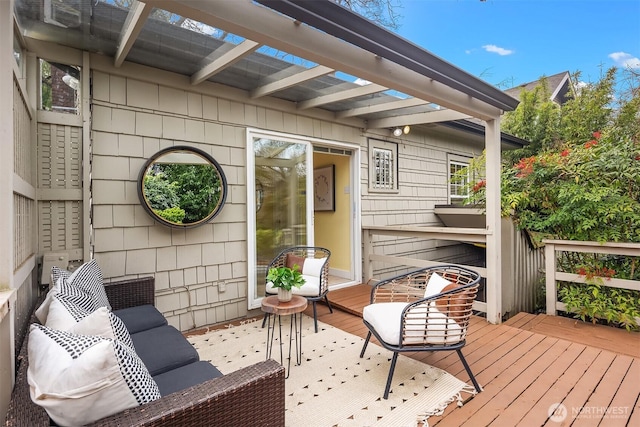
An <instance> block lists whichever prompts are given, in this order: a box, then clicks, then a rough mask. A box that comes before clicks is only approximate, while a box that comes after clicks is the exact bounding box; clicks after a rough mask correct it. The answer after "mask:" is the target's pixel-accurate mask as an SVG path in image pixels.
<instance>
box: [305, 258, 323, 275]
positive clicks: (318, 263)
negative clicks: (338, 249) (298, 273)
mask: <svg viewBox="0 0 640 427" xmlns="http://www.w3.org/2000/svg"><path fill="white" fill-rule="evenodd" d="M326 261H327V258H307V259H306V260H305V262H304V267H303V269H302V274H304V275H305V276H315V277H320V274H321V273H322V266H323V265H324V263H325V262H326Z"/></svg>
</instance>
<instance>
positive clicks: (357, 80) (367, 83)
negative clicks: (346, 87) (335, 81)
mask: <svg viewBox="0 0 640 427" xmlns="http://www.w3.org/2000/svg"><path fill="white" fill-rule="evenodd" d="M354 83H355V84H357V85H360V86H366V85H370V84H371V82H370V81H369V80H364V79H361V78H360V77H358V78H357V79H355V80H354Z"/></svg>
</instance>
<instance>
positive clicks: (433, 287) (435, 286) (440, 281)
mask: <svg viewBox="0 0 640 427" xmlns="http://www.w3.org/2000/svg"><path fill="white" fill-rule="evenodd" d="M450 284H451V282H450V281H448V280H447V279H445V278H444V277H442V276H441V275H439V274H438V273H431V277H429V281H428V282H427V287H426V288H425V290H424V297H425V298H429V297H430V296H433V295H437V294H439V293H440V292H442V290H443V289H444V287H445V286H447V285H450Z"/></svg>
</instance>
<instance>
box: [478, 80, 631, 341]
mask: <svg viewBox="0 0 640 427" xmlns="http://www.w3.org/2000/svg"><path fill="white" fill-rule="evenodd" d="M635 82H636V84H635V86H633V87H632V89H631V90H630V91H628V92H627V93H626V97H622V98H618V99H617V102H618V104H617V105H616V106H615V108H614V106H613V105H612V100H613V99H616V98H615V97H614V95H615V93H614V88H615V87H616V70H615V69H611V70H609V71H608V72H607V73H606V75H604V76H603V77H602V79H601V80H600V81H599V82H597V83H595V84H589V85H587V86H584V87H582V88H581V89H580V91H579V93H578V92H574V93H573V96H572V99H570V100H569V101H567V102H566V103H565V104H564V105H562V106H557V105H552V104H553V103H552V102H551V101H550V100H549V98H548V93H547V91H545V90H544V89H543V88H540V89H536V90H535V91H534V92H533V93H524V94H523V96H522V99H521V103H520V105H519V106H518V108H517V109H516V111H514V112H512V113H508V114H507V115H506V117H505V120H504V122H503V124H504V126H503V130H504V131H506V132H507V133H511V134H514V135H515V136H518V137H520V138H524V139H528V140H530V141H532V143H531V145H530V146H529V147H526V148H524V149H522V150H515V151H514V152H511V153H508V154H506V155H505V156H504V158H505V163H504V164H503V168H502V180H501V202H502V213H503V215H510V216H511V217H512V218H513V220H514V221H515V223H516V224H517V225H518V227H519V228H521V229H526V230H528V231H529V232H530V233H532V234H538V235H542V236H546V237H549V238H553V239H560V240H577V241H596V242H633V243H640V116H639V113H638V112H639V111H640V88H639V87H638V84H637V80H636V81H635ZM470 167H472V168H474V169H475V171H474V172H475V174H479V175H480V176H483V174H482V171H483V169H484V167H485V163H484V158H478V159H474V161H473V162H472V163H471V165H470ZM469 191H470V197H469V200H468V202H469V203H473V204H482V203H484V200H485V193H484V191H485V187H484V185H483V183H482V180H481V179H480V180H475V181H473V182H471V183H470V186H469ZM639 264H640V258H639V257H630V256H610V255H607V256H602V255H600V256H598V255H596V254H583V253H562V254H561V255H560V257H559V259H558V266H559V268H560V269H561V270H562V271H566V272H572V273H577V274H583V275H585V276H586V277H587V282H588V283H587V284H585V285H582V284H575V283H572V284H563V285H562V286H561V287H560V293H559V295H560V298H561V300H562V301H563V302H564V303H565V304H567V307H568V309H569V310H570V311H572V312H575V313H576V315H577V316H578V317H580V318H582V319H583V320H584V319H587V318H589V319H590V320H596V319H604V320H606V321H608V322H611V323H615V324H618V325H622V326H624V327H626V328H627V329H630V328H633V327H637V324H636V322H635V318H636V317H638V314H639V313H640V292H638V291H629V290H620V289H616V288H611V287H607V286H606V283H604V282H603V281H602V279H599V277H613V276H615V277H618V278H624V279H630V280H640V268H639V267H640V265H639ZM611 272H614V273H613V274H611Z"/></svg>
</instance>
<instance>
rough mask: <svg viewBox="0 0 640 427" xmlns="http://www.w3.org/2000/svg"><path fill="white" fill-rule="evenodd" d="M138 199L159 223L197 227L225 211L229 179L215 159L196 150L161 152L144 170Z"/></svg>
mask: <svg viewBox="0 0 640 427" xmlns="http://www.w3.org/2000/svg"><path fill="white" fill-rule="evenodd" d="M138 197H139V198H140V202H141V203H142V206H143V207H144V209H145V210H146V211H147V212H148V213H149V215H151V217H152V218H153V219H155V220H156V221H158V222H160V223H162V224H165V225H168V226H170V227H183V228H186V227H197V226H198V225H202V224H204V223H206V222H208V221H209V220H211V219H212V218H214V217H215V216H216V215H218V213H220V211H221V210H222V206H223V205H224V202H225V199H226V197H227V179H226V177H225V176H224V172H223V171H222V168H221V167H220V165H219V164H218V162H216V161H215V159H214V158H213V157H211V156H210V155H209V154H207V153H205V152H204V151H202V150H199V149H197V148H193V147H184V146H176V147H169V148H165V149H164V150H160V151H159V152H158V153H156V154H155V155H154V156H153V157H151V158H150V159H149V160H148V161H147V162H146V163H145V164H144V167H143V168H142V170H141V171H140V176H139V178H138Z"/></svg>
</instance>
